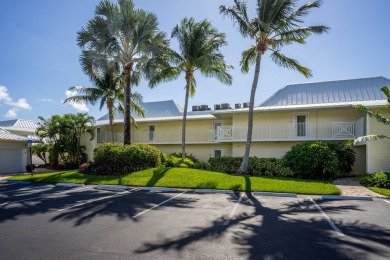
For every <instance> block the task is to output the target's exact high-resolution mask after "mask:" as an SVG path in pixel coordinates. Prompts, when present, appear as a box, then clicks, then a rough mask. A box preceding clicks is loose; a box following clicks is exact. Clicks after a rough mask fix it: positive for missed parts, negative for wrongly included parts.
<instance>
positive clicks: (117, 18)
mask: <svg viewBox="0 0 390 260" xmlns="http://www.w3.org/2000/svg"><path fill="white" fill-rule="evenodd" d="M77 42H78V45H79V46H80V47H81V48H83V49H84V50H85V52H84V57H83V59H84V61H83V63H84V64H94V66H97V67H98V66H99V64H100V63H101V61H102V60H105V59H109V60H112V61H115V62H116V63H117V64H119V66H120V70H121V72H122V75H123V83H124V92H123V93H124V141H123V142H124V144H130V142H131V136H130V128H131V120H130V118H131V101H130V100H131V95H132V91H131V86H133V85H136V84H135V83H137V82H138V80H139V78H140V77H141V74H142V75H144V76H147V77H148V76H150V73H152V72H157V71H158V66H159V64H156V63H158V62H163V59H159V58H156V56H158V55H159V54H161V53H162V50H164V49H166V48H167V47H168V46H169V42H168V41H167V40H166V36H165V34H164V33H162V32H160V31H159V30H158V22H157V17H156V16H155V15H154V14H153V13H150V12H146V11H144V10H141V9H136V8H135V6H134V4H133V1H131V0H118V2H117V3H116V4H114V3H111V2H110V1H108V0H104V1H102V2H100V3H99V4H98V5H97V7H96V10H95V17H94V18H93V19H91V20H90V21H89V22H88V24H87V27H86V28H82V29H81V30H80V31H79V32H78V37H77ZM151 68H154V69H151ZM156 68H157V69H156ZM83 69H84V71H86V70H88V69H90V67H85V68H83Z"/></svg>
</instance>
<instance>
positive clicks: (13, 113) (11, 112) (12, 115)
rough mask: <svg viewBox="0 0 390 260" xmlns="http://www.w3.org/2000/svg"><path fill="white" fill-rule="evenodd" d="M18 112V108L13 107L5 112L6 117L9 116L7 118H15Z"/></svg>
mask: <svg viewBox="0 0 390 260" xmlns="http://www.w3.org/2000/svg"><path fill="white" fill-rule="evenodd" d="M16 112H17V109H16V108H12V109H10V110H8V112H7V114H5V117H7V118H15V117H17V116H18V114H17V113H16Z"/></svg>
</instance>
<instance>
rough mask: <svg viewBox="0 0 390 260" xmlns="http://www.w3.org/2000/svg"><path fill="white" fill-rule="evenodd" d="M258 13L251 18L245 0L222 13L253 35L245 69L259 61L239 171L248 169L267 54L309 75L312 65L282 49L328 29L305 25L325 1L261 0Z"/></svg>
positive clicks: (236, 0)
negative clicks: (260, 77) (309, 67)
mask: <svg viewBox="0 0 390 260" xmlns="http://www.w3.org/2000/svg"><path fill="white" fill-rule="evenodd" d="M256 4H257V8H256V16H255V17H254V18H252V19H249V17H248V13H247V10H248V8H247V4H246V2H245V1H240V0H234V5H233V7H226V6H224V5H221V6H220V7H219V10H220V13H221V14H222V15H223V16H228V17H230V18H231V19H232V20H233V21H234V23H235V24H237V25H238V30H239V31H240V33H241V34H242V36H243V37H249V38H250V39H252V40H253V42H254V45H252V46H251V47H250V48H249V49H247V50H245V51H243V52H242V57H241V62H240V64H241V71H242V72H243V73H247V72H248V71H249V65H251V64H253V63H254V64H255V73H254V77H253V83H252V88H251V94H250V100H249V113H248V133H247V141H246V146H245V153H244V157H243V160H242V163H241V166H240V168H239V170H238V173H246V172H247V169H248V160H249V152H250V147H251V143H252V129H253V107H254V101H255V94H256V88H257V83H258V79H259V75H260V64H261V60H262V57H263V55H264V54H265V53H266V52H267V51H270V52H271V59H272V61H273V62H275V63H276V64H277V65H278V66H281V67H285V68H288V69H294V70H297V71H298V72H300V73H301V74H303V75H304V76H305V77H307V78H308V77H311V76H312V73H311V71H310V69H308V68H306V67H304V66H302V65H300V64H299V62H298V61H297V60H295V59H292V58H289V57H286V56H285V55H283V54H282V53H281V52H280V50H281V49H282V48H283V47H285V46H287V45H290V44H293V43H298V44H305V43H306V39H307V38H308V37H309V36H310V35H312V34H322V33H324V32H327V31H328V29H329V28H328V27H326V26H322V25H319V26H301V25H302V24H303V22H304V21H303V18H304V17H305V16H307V15H308V14H309V12H310V10H311V9H313V8H318V7H320V6H321V1H314V2H311V3H308V4H305V5H303V6H301V7H299V8H296V4H297V1H296V0H257V2H256Z"/></svg>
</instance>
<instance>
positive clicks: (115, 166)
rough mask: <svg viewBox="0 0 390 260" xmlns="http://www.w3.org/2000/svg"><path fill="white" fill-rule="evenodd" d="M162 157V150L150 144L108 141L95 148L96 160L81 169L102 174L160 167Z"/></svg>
mask: <svg viewBox="0 0 390 260" xmlns="http://www.w3.org/2000/svg"><path fill="white" fill-rule="evenodd" d="M162 158H164V157H163V154H162V152H161V151H160V150H159V149H157V148H156V147H153V146H150V145H146V144H131V145H122V144H113V143H107V144H103V145H101V146H99V147H97V148H95V150H94V152H93V159H94V162H93V163H90V164H89V165H88V166H86V165H83V167H81V168H82V170H81V169H80V170H81V171H82V172H89V173H93V174H102V175H115V174H124V173H129V172H135V171H140V170H144V169H148V168H154V167H159V166H161V160H162Z"/></svg>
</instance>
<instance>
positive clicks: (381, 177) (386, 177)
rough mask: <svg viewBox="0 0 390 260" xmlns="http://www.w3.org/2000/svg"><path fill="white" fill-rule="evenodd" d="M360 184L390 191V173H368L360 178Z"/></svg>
mask: <svg viewBox="0 0 390 260" xmlns="http://www.w3.org/2000/svg"><path fill="white" fill-rule="evenodd" d="M360 183H361V184H363V185H364V186H368V187H377V188H385V189H390V173H389V172H382V171H380V172H376V173H373V174H371V173H368V174H365V175H363V176H361V177H360Z"/></svg>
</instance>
